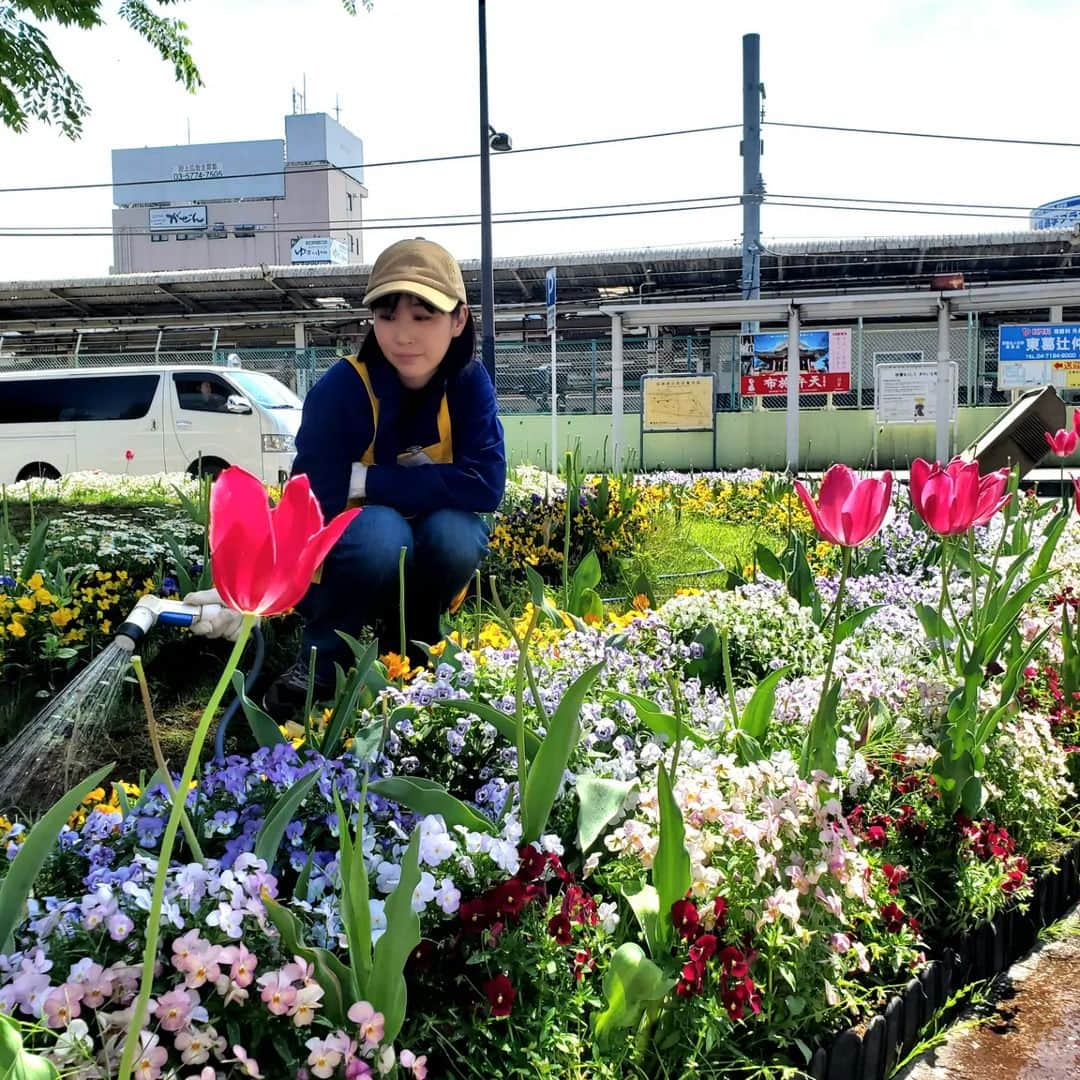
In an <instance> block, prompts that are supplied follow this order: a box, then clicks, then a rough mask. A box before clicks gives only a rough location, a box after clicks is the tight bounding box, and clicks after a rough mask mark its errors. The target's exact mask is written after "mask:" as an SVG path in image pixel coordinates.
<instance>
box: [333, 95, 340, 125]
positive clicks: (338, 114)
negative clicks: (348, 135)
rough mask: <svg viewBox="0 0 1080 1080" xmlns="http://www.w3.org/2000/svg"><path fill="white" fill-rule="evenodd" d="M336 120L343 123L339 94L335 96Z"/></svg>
mask: <svg viewBox="0 0 1080 1080" xmlns="http://www.w3.org/2000/svg"><path fill="white" fill-rule="evenodd" d="M334 119H335V120H336V121H337V122H338V123H339V124H340V123H341V96H340V95H339V94H335V95H334Z"/></svg>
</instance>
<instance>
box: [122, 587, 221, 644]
mask: <svg viewBox="0 0 1080 1080" xmlns="http://www.w3.org/2000/svg"><path fill="white" fill-rule="evenodd" d="M219 611H221V605H220V604H202V605H199V604H183V603H181V602H180V601H179V600H163V599H161V597H159V596H144V597H142V598H141V599H140V600H139V602H138V603H137V604H136V605H135V607H134V608H132V609H131V613H130V614H129V615H128V617H127V618H126V619H125V620H124V622H123V623H121V624H120V626H119V628H118V629H117V631H116V637H115V638H114V640H115V641H116V643H117V645H119V646H120V648H122V649H124V650H126V651H127V652H134V651H135V647H136V646H137V645H138V644H139V642H141V641H142V639H143V638H144V637H145V636H146V633H147V631H148V630H149V629H150V628H151V627H152V626H153V625H154V624H155V623H161V624H162V626H194V625H195V623H197V622H198V621H199V620H200V619H212V618H213V617H214V616H215V615H217V613H218V612H219Z"/></svg>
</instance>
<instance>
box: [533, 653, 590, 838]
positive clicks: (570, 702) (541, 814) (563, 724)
mask: <svg viewBox="0 0 1080 1080" xmlns="http://www.w3.org/2000/svg"><path fill="white" fill-rule="evenodd" d="M603 667H604V665H603V663H599V664H593V666H592V667H590V668H588V669H587V670H586V671H584V672H583V673H582V674H581V675H579V676H578V677H577V678H576V679H575V680H574V682H573V683H571V684H570V686H568V687H567V689H566V693H565V694H563V697H562V701H560V702H559V705H558V708H556V710H555V714H554V715H553V716H552V717H551V720H550V721H549V722H548V731H547V734H546V735H545V736H544V739H543V741H542V742H541V744H540V749H539V750H538V751H537V752H536V757H534V758H533V760H532V763H531V764H530V766H529V771H528V775H527V776H526V778H525V794H524V796H523V798H522V802H521V831H522V834H521V839H522V842H523V843H526V844H528V843H530V842H531V841H533V840H539V839H540V836H541V835H542V833H543V831H544V829H545V828H546V827H547V821H548V816H549V815H550V814H551V808H552V806H554V805H555V796H556V795H557V794H558V791H559V788H560V786H561V785H562V782H563V774H564V773H565V772H566V766H567V765H568V764H569V762H570V755H571V754H572V753H573V752H574V749H575V748H576V747H577V744H578V740H579V739H580V738H581V723H580V720H579V717H580V714H581V706H582V704H584V701H585V695H586V694H587V693H588V692H589V690H590V689H592V685H593V683H594V682H596V679H597V677H598V676H599V674H600V672H601V670H602V669H603Z"/></svg>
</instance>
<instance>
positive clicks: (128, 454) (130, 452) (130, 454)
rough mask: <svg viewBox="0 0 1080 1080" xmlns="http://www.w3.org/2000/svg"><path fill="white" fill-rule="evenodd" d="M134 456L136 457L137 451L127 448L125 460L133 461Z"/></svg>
mask: <svg viewBox="0 0 1080 1080" xmlns="http://www.w3.org/2000/svg"><path fill="white" fill-rule="evenodd" d="M134 458H135V451H134V450H125V451H124V460H125V461H132V460H134Z"/></svg>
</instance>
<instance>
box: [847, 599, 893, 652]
mask: <svg viewBox="0 0 1080 1080" xmlns="http://www.w3.org/2000/svg"><path fill="white" fill-rule="evenodd" d="M884 606H885V605H884V604H870V605H869V606H868V607H864V608H863V609H862V610H861V611H856V612H854V613H853V614H851V615H849V616H848V617H847V618H846V619H844V620H843V622H841V623H840V625H839V626H838V627H837V628H836V643H837V645H839V644H840V642H841V641H846V640H847V639H848V638H849V637H851V635H852V634H854V633H855V631H856V630H858V629H859V627H860V626H862V625H863V623H865V622H866V620H867V619H869V618H870V616H871V615H873V614H874V612H875V611H880V610H881V609H882V608H883V607H884Z"/></svg>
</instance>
